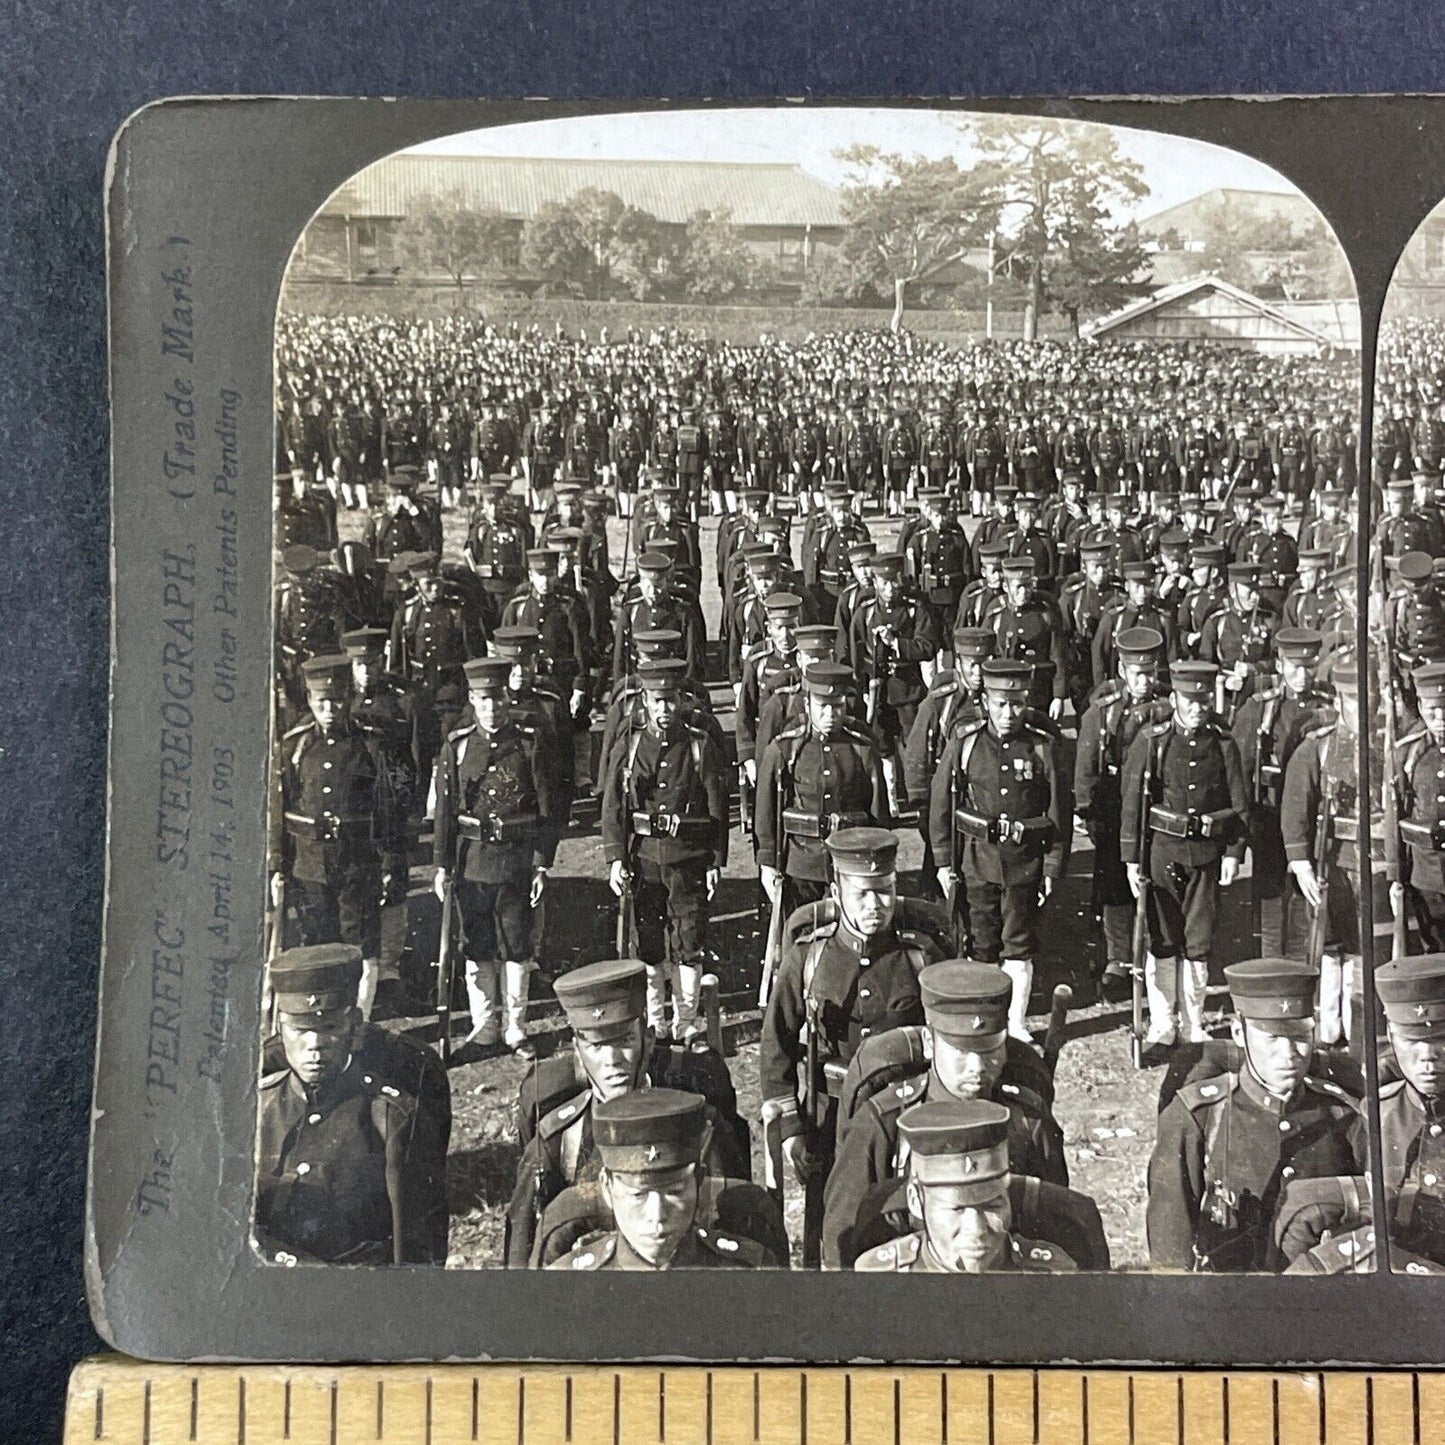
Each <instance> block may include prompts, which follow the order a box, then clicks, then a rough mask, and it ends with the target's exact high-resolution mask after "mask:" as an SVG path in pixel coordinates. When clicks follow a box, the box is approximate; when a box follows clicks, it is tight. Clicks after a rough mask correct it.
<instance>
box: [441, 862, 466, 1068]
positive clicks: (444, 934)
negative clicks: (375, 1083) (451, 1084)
mask: <svg viewBox="0 0 1445 1445" xmlns="http://www.w3.org/2000/svg"><path fill="white" fill-rule="evenodd" d="M460 858H461V845H460V842H459V843H458V845H457V849H456V851H455V852H454V853H453V855H452V860H451V861H452V866H451V867H450V868H448V869H447V876H446V885H445V887H443V889H442V923H441V942H440V944H439V945H438V948H437V1025H438V1027H439V1029H440V1035H441V1055H442V1062H443V1063H444V1064H446V1063H450V1062H451V1057H452V989H453V988H454V987H455V983H456V978H455V974H456V959H455V957H454V949H453V947H452V918H453V915H454V914H455V911H456V874H457V864H458V862H459V861H460Z"/></svg>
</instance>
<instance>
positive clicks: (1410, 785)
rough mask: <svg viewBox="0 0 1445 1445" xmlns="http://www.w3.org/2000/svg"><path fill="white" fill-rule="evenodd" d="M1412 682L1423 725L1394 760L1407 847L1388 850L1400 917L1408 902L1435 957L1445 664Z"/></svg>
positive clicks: (1441, 878) (1444, 884)
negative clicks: (1393, 856) (1396, 853)
mask: <svg viewBox="0 0 1445 1445" xmlns="http://www.w3.org/2000/svg"><path fill="white" fill-rule="evenodd" d="M1413 680H1414V684H1415V695H1416V698H1417V699H1418V701H1419V706H1420V718H1421V722H1420V726H1419V727H1417V728H1415V729H1413V730H1412V731H1410V732H1408V733H1407V734H1406V735H1405V736H1404V737H1402V738H1401V739H1400V740H1399V741H1398V742H1397V743H1396V745H1395V759H1394V779H1393V783H1394V788H1395V795H1396V799H1397V801H1398V812H1399V823H1400V840H1401V842H1402V843H1403V844H1404V847H1402V848H1399V849H1398V850H1396V849H1390V848H1387V851H1386V863H1387V867H1388V869H1389V872H1390V874H1391V884H1392V886H1391V890H1390V892H1391V902H1392V903H1393V905H1394V912H1395V915H1396V917H1399V916H1400V915H1401V913H1402V912H1403V910H1404V908H1405V907H1406V906H1407V900H1408V907H1409V909H1410V912H1412V913H1413V914H1414V916H1415V922H1416V925H1417V926H1418V928H1419V930H1420V938H1421V940H1422V941H1423V942H1424V944H1425V948H1426V951H1427V952H1430V953H1437V952H1439V951H1440V950H1441V949H1445V786H1442V779H1441V776H1440V775H1441V773H1442V772H1445V663H1442V662H1429V663H1426V664H1425V665H1424V666H1423V667H1417V668H1416V669H1415V672H1414V679H1413ZM1387 841H1388V840H1387ZM1395 852H1398V859H1397V860H1394V859H1392V857H1391V854H1392V853H1395ZM1392 864H1394V866H1391V865H1392Z"/></svg>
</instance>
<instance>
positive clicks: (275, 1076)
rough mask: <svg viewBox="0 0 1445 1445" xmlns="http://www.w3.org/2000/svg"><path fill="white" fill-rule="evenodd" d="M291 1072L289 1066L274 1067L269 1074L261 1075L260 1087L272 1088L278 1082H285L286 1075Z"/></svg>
mask: <svg viewBox="0 0 1445 1445" xmlns="http://www.w3.org/2000/svg"><path fill="white" fill-rule="evenodd" d="M290 1072H291V1070H290V1069H289V1068H286V1069H274V1070H272V1072H271V1073H269V1074H262V1075H261V1087H262V1088H263V1089H274V1088H275V1087H276V1086H277V1085H278V1084H284V1083H285V1082H286V1076H287V1075H288V1074H289V1073H290Z"/></svg>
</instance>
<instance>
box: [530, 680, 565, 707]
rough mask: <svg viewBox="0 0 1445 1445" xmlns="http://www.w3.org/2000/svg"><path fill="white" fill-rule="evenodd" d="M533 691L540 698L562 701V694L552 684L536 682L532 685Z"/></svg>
mask: <svg viewBox="0 0 1445 1445" xmlns="http://www.w3.org/2000/svg"><path fill="white" fill-rule="evenodd" d="M532 691H533V692H535V693H536V694H537V696H538V697H550V698H552V699H553V701H555V702H561V701H562V694H561V693H560V692H558V691H557V689H556V688H555V687H553V686H552V684H551V683H550V682H534V683H533V684H532Z"/></svg>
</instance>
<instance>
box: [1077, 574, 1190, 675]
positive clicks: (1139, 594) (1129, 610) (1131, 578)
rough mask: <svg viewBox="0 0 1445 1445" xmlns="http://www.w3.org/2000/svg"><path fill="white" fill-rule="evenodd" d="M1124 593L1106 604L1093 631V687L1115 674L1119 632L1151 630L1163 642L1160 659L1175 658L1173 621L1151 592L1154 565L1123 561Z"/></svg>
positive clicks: (1176, 649)
mask: <svg viewBox="0 0 1445 1445" xmlns="http://www.w3.org/2000/svg"><path fill="white" fill-rule="evenodd" d="M1123 574H1124V594H1123V596H1122V597H1118V598H1115V599H1114V600H1113V601H1111V602H1110V603H1109V605H1108V606H1107V607H1106V608H1105V609H1104V611H1103V612H1102V613H1101V614H1100V617H1099V625H1098V626H1097V627H1096V628H1095V630H1094V641H1093V648H1092V653H1093V663H1094V683H1095V686H1100V687H1101V686H1103V684H1104V683H1106V682H1108V681H1110V680H1111V679H1112V678H1113V677H1114V676H1115V675H1116V674H1117V663H1116V660H1115V654H1116V652H1117V651H1118V639H1119V637H1120V635H1121V634H1122V633H1125V632H1127V631H1129V629H1130V628H1134V627H1148V628H1152V629H1153V630H1154V631H1155V632H1157V633H1158V634H1159V635H1160V636H1161V637H1162V638H1163V639H1164V659H1165V661H1166V662H1168V661H1169V660H1170V659H1171V658H1173V657H1175V656H1177V655H1178V651H1179V646H1178V639H1177V635H1176V632H1175V628H1174V618H1173V617H1172V616H1171V615H1170V612H1169V609H1168V608H1167V607H1165V606H1164V605H1163V604H1162V603H1161V602H1160V601H1159V599H1158V598H1157V597H1156V596H1155V593H1154V576H1155V571H1154V564H1153V563H1152V562H1126V563H1125V564H1124V568H1123Z"/></svg>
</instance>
